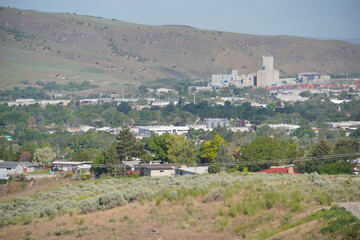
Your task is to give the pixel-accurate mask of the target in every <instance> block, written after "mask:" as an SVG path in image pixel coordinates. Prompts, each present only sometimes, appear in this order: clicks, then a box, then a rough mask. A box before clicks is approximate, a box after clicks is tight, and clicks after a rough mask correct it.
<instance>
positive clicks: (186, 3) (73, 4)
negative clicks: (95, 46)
mask: <svg viewBox="0 0 360 240" xmlns="http://www.w3.org/2000/svg"><path fill="white" fill-rule="evenodd" d="M0 6H4V7H7V6H10V7H16V8H20V9H31V10H38V11H45V12H69V13H76V14H81V15H91V16H96V17H104V18H108V19H111V18H115V19H118V20H121V21H126V22H132V23H140V24H148V25H164V24H179V25H189V26H193V27H196V28H201V29H209V30H219V31H227V32H237V33H248V34H257V35H291V36H301V37H311V38H319V39H340V40H352V39H357V40H359V41H360V26H359V24H360V0H0ZM0 14H1V13H0Z"/></svg>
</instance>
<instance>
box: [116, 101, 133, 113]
mask: <svg viewBox="0 0 360 240" xmlns="http://www.w3.org/2000/svg"><path fill="white" fill-rule="evenodd" d="M116 109H117V110H118V111H119V112H122V113H124V114H128V113H129V112H130V111H131V109H132V108H131V106H130V105H129V104H128V103H127V102H121V103H120V104H119V105H118V106H117V107H116Z"/></svg>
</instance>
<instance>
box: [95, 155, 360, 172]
mask: <svg viewBox="0 0 360 240" xmlns="http://www.w3.org/2000/svg"><path fill="white" fill-rule="evenodd" d="M354 156H360V153H359V152H355V153H343V154H333V155H323V156H313V157H302V158H285V159H271V160H264V161H237V162H232V163H227V164H226V163H222V162H219V164H226V165H228V166H230V165H232V166H233V165H258V164H277V163H290V164H295V163H300V162H309V161H314V160H331V159H337V158H345V157H354ZM210 164H211V163H205V164H196V166H208V165H210ZM124 166H125V164H92V165H91V167H99V168H119V167H124Z"/></svg>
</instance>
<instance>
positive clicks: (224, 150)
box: [214, 144, 234, 168]
mask: <svg viewBox="0 0 360 240" xmlns="http://www.w3.org/2000/svg"><path fill="white" fill-rule="evenodd" d="M214 161H215V162H218V163H222V165H224V166H225V168H226V167H229V166H231V165H232V164H233V162H234V157H233V155H232V154H231V151H230V149H229V148H228V147H227V146H226V145H225V144H221V145H220V146H219V149H218V153H217V155H216V156H215V158H214Z"/></svg>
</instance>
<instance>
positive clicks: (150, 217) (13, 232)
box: [0, 174, 360, 239]
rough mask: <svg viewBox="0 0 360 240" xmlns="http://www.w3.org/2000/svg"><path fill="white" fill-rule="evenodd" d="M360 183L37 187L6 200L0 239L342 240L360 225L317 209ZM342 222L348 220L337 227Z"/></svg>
mask: <svg viewBox="0 0 360 240" xmlns="http://www.w3.org/2000/svg"><path fill="white" fill-rule="evenodd" d="M359 180H360V179H359V178H357V177H352V178H350V177H349V176H337V177H334V176H332V177H330V176H320V175H317V174H309V175H308V174H305V175H264V174H249V175H242V174H217V175H201V176H183V177H163V178H146V177H144V178H140V179H103V180H88V181H85V182H71V183H64V184H61V185H60V186H58V187H56V188H54V187H52V188H46V187H43V188H38V187H37V186H36V184H35V185H34V186H33V187H35V188H36V189H38V190H37V191H36V192H34V191H33V192H24V193H23V194H22V196H19V194H15V195H14V194H13V195H8V196H7V195H5V196H3V197H1V198H0V200H1V203H0V223H1V225H2V226H1V228H0V229H1V231H0V238H2V239H24V238H25V239H48V238H60V239H73V238H76V237H83V238H84V239H116V238H118V237H119V236H121V239H139V238H140V239H145V238H146V239H159V238H161V239H329V236H333V237H335V239H336V236H337V235H338V234H341V233H340V232H337V231H335V230H336V229H335V227H337V228H339V227H340V229H345V227H349V226H350V225H351V226H350V227H352V226H354V225H352V224H350V223H352V222H354V224H356V222H359V221H358V220H356V219H355V220H354V219H353V217H352V215H351V214H349V213H346V212H345V211H344V210H341V209H332V210H323V211H320V212H319V211H317V210H319V209H321V208H324V207H329V206H331V205H332V204H334V203H338V202H349V201H359V200H360V194H359V193H360V191H359V188H360V181H359ZM25 184H26V183H25ZM52 186H53V185H52ZM25 188H26V187H25ZM45 189H47V190H45ZM337 218H340V219H342V221H343V222H341V221H340V222H339V223H340V225H336V224H335V225H336V226H332V225H331V224H332V222H333V221H335V220H336V219H337ZM343 218H346V219H347V220H346V222H344V219H343ZM341 224H343V225H341ZM349 224H350V225H349ZM357 224H359V223H357ZM326 227H328V231H327V230H326ZM322 229H325V230H322ZM329 229H330V230H331V231H333V232H331V231H330V230H329ZM346 229H347V228H346ZM355 230H356V229H355ZM329 231H330V233H331V234H329ZM346 231H347V232H350V231H352V230H351V229H348V230H346ZM343 232H344V231H343ZM289 234H290V235H291V236H292V237H291V238H288V236H289ZM343 234H345V233H343ZM359 234H360V233H359ZM349 239H350V238H349Z"/></svg>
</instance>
